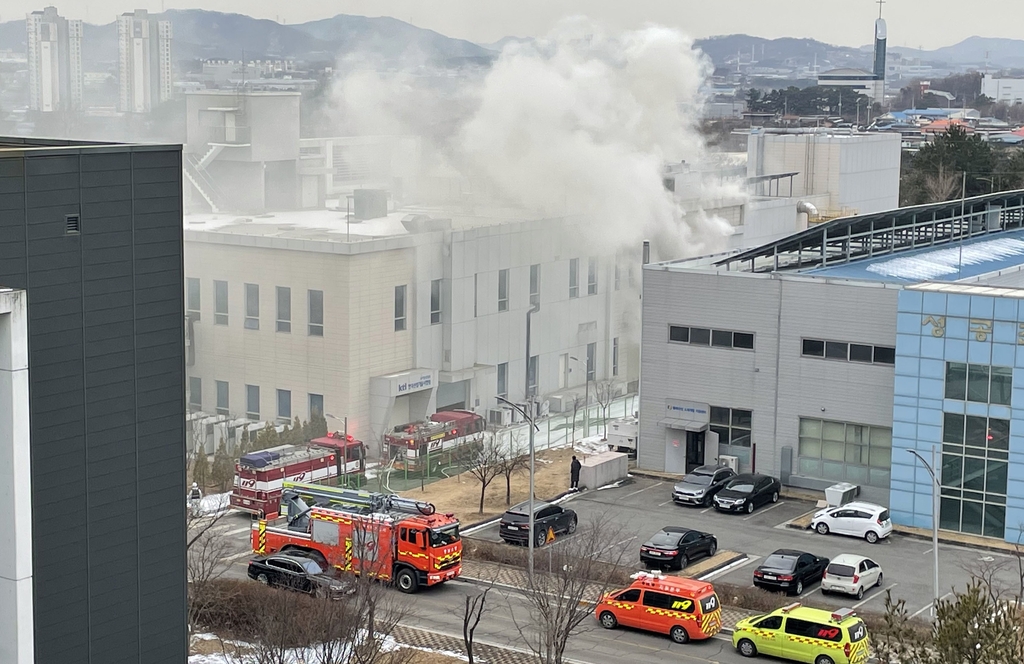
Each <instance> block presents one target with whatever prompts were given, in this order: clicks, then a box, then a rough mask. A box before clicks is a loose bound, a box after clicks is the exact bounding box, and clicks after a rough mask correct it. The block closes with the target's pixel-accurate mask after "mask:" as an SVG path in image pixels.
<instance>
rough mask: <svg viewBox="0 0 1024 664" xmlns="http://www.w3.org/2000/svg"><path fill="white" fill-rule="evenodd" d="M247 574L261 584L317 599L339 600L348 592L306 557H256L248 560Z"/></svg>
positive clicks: (315, 562) (280, 555) (317, 564)
mask: <svg viewBox="0 0 1024 664" xmlns="http://www.w3.org/2000/svg"><path fill="white" fill-rule="evenodd" d="M248 574H249V578H250V579H255V580H256V581H259V582H260V583H262V584H265V585H268V586H277V587H279V588H287V589H289V590H296V591H299V592H304V593H309V594H310V595H314V596H317V597H340V596H341V595H344V594H345V592H346V591H347V590H348V586H346V585H345V584H344V583H342V582H341V581H339V580H337V579H334V578H332V577H331V576H329V575H328V574H326V573H325V572H324V570H323V568H322V567H320V564H319V563H317V561H315V560H313V559H312V558H307V557H305V556H297V555H288V554H283V553H278V554H274V555H272V556H256V557H255V558H253V559H252V560H250V561H249V570H248Z"/></svg>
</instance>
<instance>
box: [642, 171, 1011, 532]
mask: <svg viewBox="0 0 1024 664" xmlns="http://www.w3.org/2000/svg"><path fill="white" fill-rule="evenodd" d="M643 302H644V320H643V327H644V330H643V341H642V344H643V346H642V347H643V358H644V362H645V364H644V365H643V367H642V369H641V374H642V375H641V409H640V410H641V413H640V415H641V432H640V444H639V447H638V450H639V452H638V460H639V463H640V464H641V466H642V467H649V468H653V469H660V470H666V469H670V468H685V469H687V470H688V469H689V467H690V466H691V465H693V464H696V463H698V462H708V460H714V459H718V460H720V461H721V460H723V459H724V460H726V461H730V462H731V461H733V460H736V461H738V463H739V466H740V468H741V470H750V469H756V470H757V471H758V472H765V473H770V474H773V475H777V476H778V477H779V478H780V479H781V480H782V482H783V483H784V484H786V485H788V486H794V487H801V488H807V489H817V490H821V489H824V488H826V487H827V486H829V485H831V484H834V483H836V482H852V483H854V484H857V485H858V486H859V487H860V497H861V499H864V500H869V501H872V502H878V503H882V504H886V505H888V507H889V509H890V512H891V514H892V516H893V519H894V521H895V522H896V523H898V524H903V525H910V526H917V527H920V528H931V526H932V520H933V516H934V514H933V509H932V504H933V491H932V487H933V484H932V479H931V475H930V473H929V471H928V469H927V467H926V466H925V463H924V462H927V463H929V464H930V463H932V455H933V454H934V455H935V461H934V463H935V466H936V467H937V473H938V476H939V479H940V487H941V489H940V508H939V514H938V520H939V526H940V527H941V528H942V529H945V530H951V531H958V532H964V533H971V534H976V535H982V536H986V537H992V538H998V539H1005V540H1008V541H1011V542H1016V541H1018V540H1020V541H1024V191H1012V192H1002V193H999V194H990V195H985V196H978V197H975V198H969V199H966V200H964V201H948V202H943V203H936V204H930V205H923V206H917V207H912V208H901V209H898V210H890V211H886V212H879V213H873V214H866V215H860V216H856V217H847V218H842V219H835V220H832V221H829V222H827V223H822V224H816V225H812V226H811V227H809V228H807V229H806V230H804V231H801V232H799V233H796V234H794V235H791V236H788V237H786V238H783V239H781V240H777V241H774V242H771V243H769V244H765V245H763V246H761V247H757V248H755V249H751V250H748V251H743V252H735V253H730V254H725V255H718V256H708V257H702V258H698V259H689V260H684V261H672V262H669V263H664V264H654V265H649V266H646V267H645V270H644V294H643ZM737 339H741V340H742V341H743V343H742V344H737V342H736V340H737ZM648 360H649V361H648ZM673 400H677V401H685V402H689V403H694V404H699V405H707V406H708V412H710V413H711V415H710V417H709V418H705V419H706V420H707V421H704V420H701V421H696V420H694V421H687V422H685V423H684V425H685V432H684V434H676V433H675V432H676V431H677V430H678V429H679V425H677V424H674V423H673V422H670V421H667V420H665V419H664V414H663V413H664V410H665V404H666V403H675V401H673ZM716 414H717V415H716ZM737 414H739V416H737ZM684 435H685V441H686V456H685V458H683V454H682V452H678V453H677V452H676V445H674V443H673V441H676V440H678V441H680V442H679V443H678V447H679V449H682V448H683V445H682V441H683V440H684V438H683V436H684ZM691 448H692V451H693V452H694V453H693V454H692V455H691V454H690V452H691ZM911 451H913V452H916V453H917V454H919V455H920V456H921V458H922V459H923V460H924V462H922V460H921V459H918V457H917V456H915V454H912V453H911ZM691 456H692V457H693V458H692V459H691ZM677 457H678V458H677ZM684 462H685V464H684Z"/></svg>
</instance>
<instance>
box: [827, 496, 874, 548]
mask: <svg viewBox="0 0 1024 664" xmlns="http://www.w3.org/2000/svg"><path fill="white" fill-rule="evenodd" d="M811 528H814V529H815V530H816V531H818V533H819V534H821V535H828V534H829V533H835V534H837V535H853V536H854V537H863V538H864V539H866V540H867V541H868V543H869V544H874V543H875V542H877V541H878V540H879V539H883V538H886V537H888V536H889V535H891V534H892V521H890V520H889V510H888V509H886V508H884V507H882V506H881V505H875V504H873V503H861V502H853V503H846V504H845V505H841V506H839V507H828V508H826V509H823V510H821V511H819V512H816V513H815V515H814V518H813V519H812V520H811Z"/></svg>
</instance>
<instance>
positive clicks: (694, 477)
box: [683, 473, 712, 486]
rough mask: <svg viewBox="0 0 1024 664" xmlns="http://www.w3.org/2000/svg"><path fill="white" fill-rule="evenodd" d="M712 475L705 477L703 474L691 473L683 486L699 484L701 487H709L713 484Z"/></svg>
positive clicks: (684, 480)
mask: <svg viewBox="0 0 1024 664" xmlns="http://www.w3.org/2000/svg"><path fill="white" fill-rule="evenodd" d="M711 477H712V476H711V475H704V474H703V473H690V474H689V475H687V476H686V477H684V478H683V484H699V485H700V486H707V485H709V484H711Z"/></svg>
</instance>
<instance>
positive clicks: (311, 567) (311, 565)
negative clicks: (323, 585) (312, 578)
mask: <svg viewBox="0 0 1024 664" xmlns="http://www.w3.org/2000/svg"><path fill="white" fill-rule="evenodd" d="M302 568H303V569H304V570H306V573H307V574H323V573H324V570H323V568H321V567H320V565H319V564H318V563H317V562H316V561H315V560H304V561H302Z"/></svg>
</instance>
